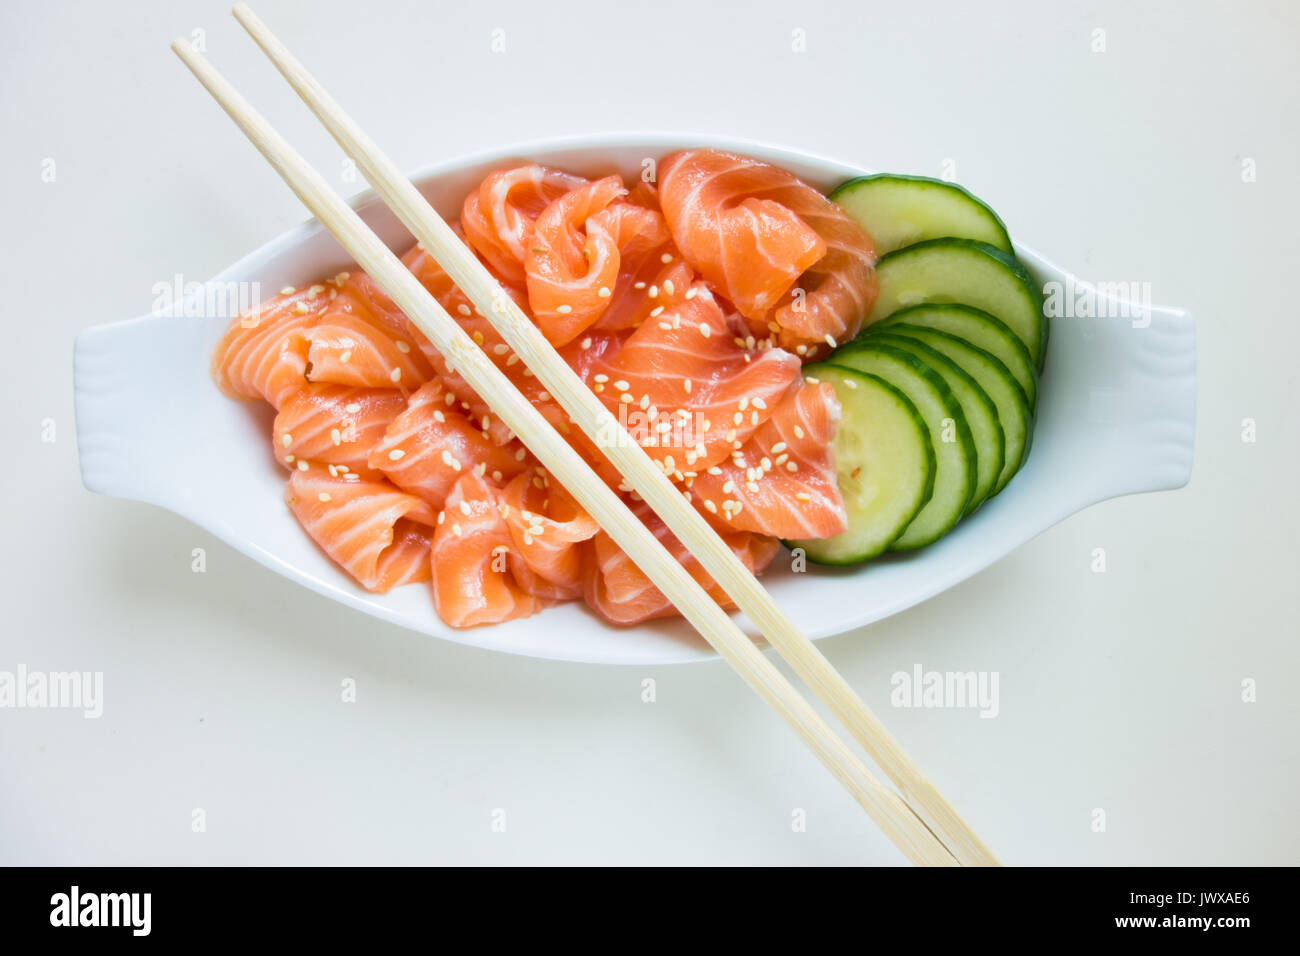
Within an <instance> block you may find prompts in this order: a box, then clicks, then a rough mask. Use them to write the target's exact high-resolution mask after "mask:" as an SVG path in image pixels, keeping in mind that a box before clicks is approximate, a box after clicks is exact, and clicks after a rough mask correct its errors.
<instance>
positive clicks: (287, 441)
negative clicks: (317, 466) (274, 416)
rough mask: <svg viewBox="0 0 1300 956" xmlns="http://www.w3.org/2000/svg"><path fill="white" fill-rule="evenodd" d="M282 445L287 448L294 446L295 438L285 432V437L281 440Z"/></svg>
mask: <svg viewBox="0 0 1300 956" xmlns="http://www.w3.org/2000/svg"><path fill="white" fill-rule="evenodd" d="M280 444H281V445H283V446H284V447H285V448H288V447H289V446H290V445H292V444H293V436H292V435H290V434H289V433H288V432H285V433H284V435H283V436H282V437H281V438H280Z"/></svg>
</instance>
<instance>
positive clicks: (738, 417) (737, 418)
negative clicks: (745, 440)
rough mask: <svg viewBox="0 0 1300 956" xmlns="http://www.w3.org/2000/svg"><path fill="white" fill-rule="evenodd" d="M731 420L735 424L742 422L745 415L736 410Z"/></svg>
mask: <svg viewBox="0 0 1300 956" xmlns="http://www.w3.org/2000/svg"><path fill="white" fill-rule="evenodd" d="M732 421H733V422H734V423H735V424H737V425H739V424H741V423H743V422H744V421H745V416H744V415H742V414H741V413H740V412H736V414H735V417H734V418H732Z"/></svg>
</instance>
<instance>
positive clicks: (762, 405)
mask: <svg viewBox="0 0 1300 956" xmlns="http://www.w3.org/2000/svg"><path fill="white" fill-rule="evenodd" d="M754 407H755V408H767V402H765V401H763V400H762V399H761V398H755V399H754Z"/></svg>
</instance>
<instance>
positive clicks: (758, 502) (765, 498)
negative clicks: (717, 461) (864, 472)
mask: <svg viewBox="0 0 1300 956" xmlns="http://www.w3.org/2000/svg"><path fill="white" fill-rule="evenodd" d="M839 420H840V404H839V401H838V399H836V397H835V390H834V389H833V388H832V387H831V386H830V385H829V384H827V383H825V382H819V383H816V384H801V383H796V384H795V385H793V386H792V387H791V389H790V391H788V392H787V393H786V394H785V396H784V397H783V398H782V399H781V401H780V404H778V405H777V407H776V410H775V411H773V412H772V415H771V417H770V418H768V419H767V421H765V422H763V424H762V425H761V426H759V427H758V428H757V429H756V430H755V431H754V434H753V435H752V436H751V437H750V439H749V440H748V441H747V442H745V445H744V447H743V448H742V449H741V451H740V452H739V453H738V454H737V455H735V456H733V457H732V459H730V460H729V461H726V462H724V463H723V464H722V465H721V466H715V467H712V468H709V469H707V470H706V471H704V472H703V473H702V474H700V475H699V477H697V478H696V479H695V481H694V482H693V483H692V485H691V492H692V495H693V497H694V503H695V505H696V507H698V508H700V509H702V510H703V511H704V512H705V513H706V514H707V515H708V516H709V517H710V519H712V520H714V521H721V522H723V523H725V524H726V525H728V526H730V527H732V528H736V529H739V530H742V531H754V532H757V533H758V534H765V535H774V536H776V537H778V538H829V537H830V536H831V535H835V534H839V533H840V532H841V531H843V530H845V528H847V527H848V514H847V512H846V511H845V509H844V499H843V498H841V497H840V490H839V486H838V484H837V483H836V480H835V460H834V454H833V452H832V447H831V446H832V442H833V441H834V438H835V429H836V427H837V425H838V423H839Z"/></svg>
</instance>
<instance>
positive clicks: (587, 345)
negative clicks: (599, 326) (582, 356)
mask: <svg viewBox="0 0 1300 956" xmlns="http://www.w3.org/2000/svg"><path fill="white" fill-rule="evenodd" d="M581 345H582V350H583V351H584V352H585V351H586V350H587V349H589V348H591V338H590V337H588V338H585V339H583V340H582V342H581Z"/></svg>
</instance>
